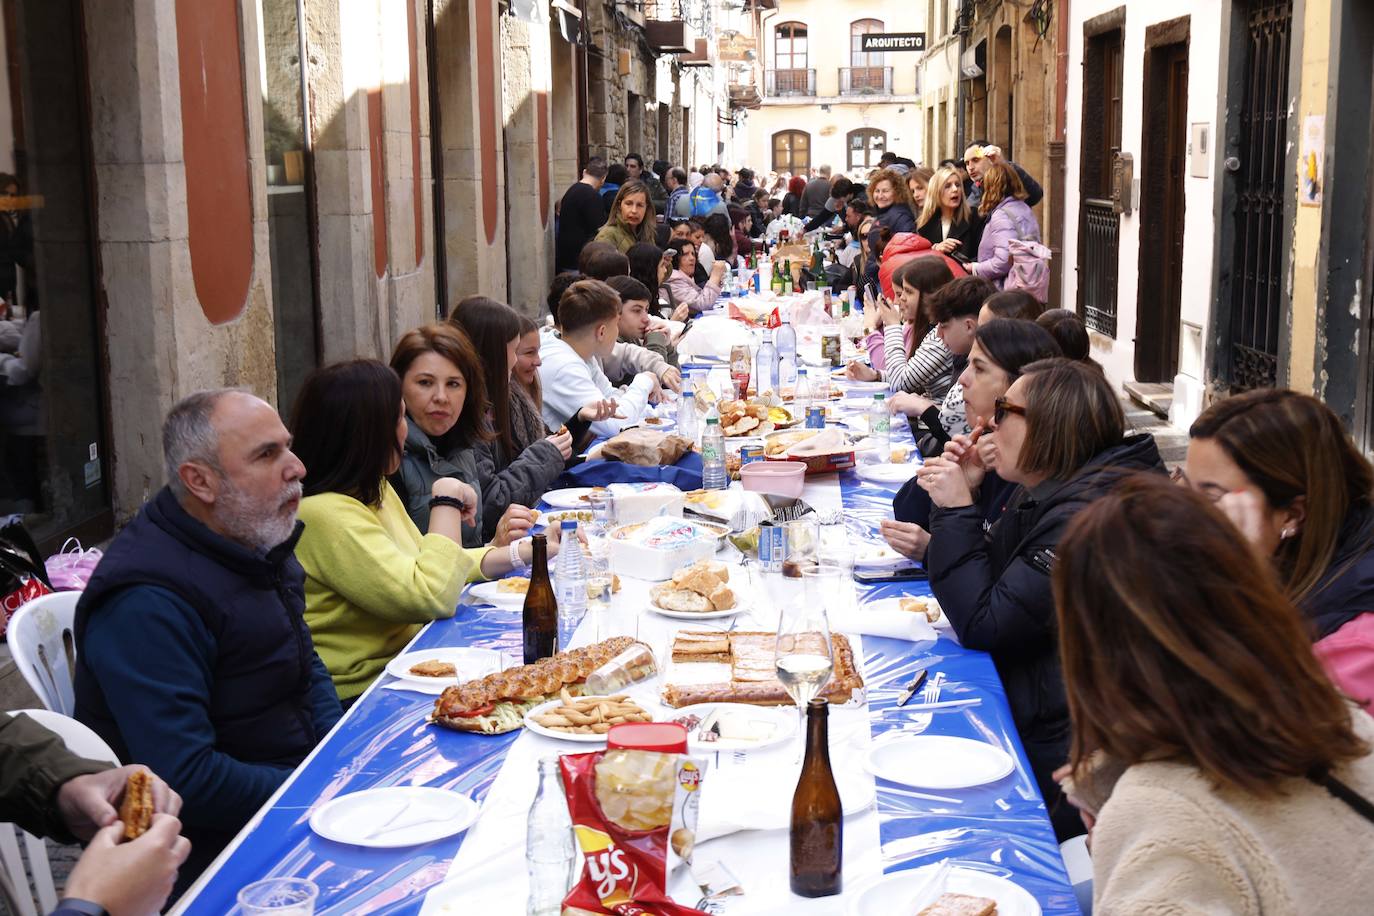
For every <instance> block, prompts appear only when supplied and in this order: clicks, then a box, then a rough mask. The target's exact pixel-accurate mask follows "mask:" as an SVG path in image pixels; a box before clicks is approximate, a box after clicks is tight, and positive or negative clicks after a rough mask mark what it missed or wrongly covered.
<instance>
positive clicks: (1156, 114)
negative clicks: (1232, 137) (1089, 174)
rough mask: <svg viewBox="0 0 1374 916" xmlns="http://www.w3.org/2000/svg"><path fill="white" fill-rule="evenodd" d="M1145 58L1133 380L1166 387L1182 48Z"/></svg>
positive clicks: (1180, 205)
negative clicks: (1138, 271)
mask: <svg viewBox="0 0 1374 916" xmlns="http://www.w3.org/2000/svg"><path fill="white" fill-rule="evenodd" d="M1148 55H1149V59H1148V60H1147V63H1146V75H1145V119H1144V143H1143V151H1144V157H1143V158H1144V161H1143V162H1142V164H1141V165H1142V174H1141V178H1142V188H1143V193H1142V194H1141V201H1140V223H1141V227H1140V228H1141V231H1140V279H1139V296H1138V297H1137V306H1136V341H1135V377H1136V380H1137V381H1141V382H1169V381H1173V378H1174V375H1175V374H1176V373H1177V372H1178V340H1179V322H1180V319H1181V317H1182V297H1183V213H1184V184H1185V182H1186V181H1187V173H1188V169H1187V155H1188V139H1187V132H1188V119H1187V112H1188V45H1187V44H1186V43H1182V42H1180V43H1176V44H1168V45H1162V46H1157V47H1155V48H1152V49H1151V50H1150V51H1149V52H1148Z"/></svg>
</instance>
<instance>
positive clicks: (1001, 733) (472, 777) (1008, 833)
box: [186, 471, 1079, 916]
mask: <svg viewBox="0 0 1374 916" xmlns="http://www.w3.org/2000/svg"><path fill="white" fill-rule="evenodd" d="M840 487H841V493H842V498H843V502H844V508H845V513H846V516H847V517H848V519H849V524H850V526H851V527H852V528H854V529H855V530H856V533H869V534H872V532H873V530H874V529H875V528H876V526H877V522H878V520H879V519H880V518H884V517H890V515H891V500H892V494H893V488H891V487H886V486H877V485H873V484H869V483H865V482H864V481H862V480H860V479H859V478H858V476H857V475H856V474H854V473H853V472H852V471H847V472H843V473H842V474H841V475H840ZM901 594H929V588H928V586H926V584H925V583H919V584H915V585H911V584H903V585H892V584H888V585H878V586H874V587H872V588H869V589H867V590H865V592H864V593H863V595H862V597H861V600H862V601H872V600H877V599H879V598H885V597H892V596H895V595H901ZM945 632H946V633H947V632H948V631H945ZM863 645H864V656H865V658H864V668H865V677H866V681H867V685H868V703H869V708H870V713H871V722H872V733H873V735H874V737H875V738H876V737H879V736H880V735H885V734H890V733H895V732H900V731H902V730H903V728H904V727H906V723H907V722H909V721H910V717H909V715H908V714H906V713H893V712H889V710H891V709H892V708H893V707H894V706H895V705H896V701H897V695H898V693H899V692H900V690H901V688H902V687H903V686H904V685H906V684H907V683H909V682H910V680H911V679H912V677H913V674H914V672H915V671H917V670H918V669H919V668H920V667H923V666H925V665H927V664H930V663H931V662H932V661H936V662H937V663H938V668H939V670H941V671H943V672H945V676H946V682H945V689H944V692H943V694H942V697H941V698H942V699H959V698H962V697H981V698H982V704H981V705H979V706H976V707H971V708H968V709H964V710H959V711H957V712H946V713H940V714H937V715H936V716H935V718H934V721H933V723H932V724H931V726H930V728H929V729H928V730H927V731H926V734H940V735H957V736H962V737H967V738H974V739H978V740H984V741H989V742H992V743H995V744H997V745H999V746H1001V747H1003V748H1006V749H1007V750H1009V751H1010V752H1012V753H1013V754H1014V756H1015V758H1016V772H1015V773H1013V774H1012V775H1010V776H1008V777H1006V778H1004V779H1002V780H1000V781H998V782H996V783H992V784H990V785H987V786H982V787H979V788H975V789H971V790H958V791H940V792H920V791H917V790H913V789H910V788H907V787H905V786H900V785H896V784H893V783H888V782H885V781H883V780H879V781H878V787H877V789H878V791H877V798H878V814H879V820H880V827H879V835H880V839H881V842H882V849H883V858H884V863H883V868H884V871H888V872H892V871H898V870H901V869H905V868H913V867H918V866H921V865H925V864H930V863H933V862H938V861H939V860H941V859H943V858H946V857H950V858H955V859H957V860H958V861H959V862H960V864H961V865H964V866H972V867H976V868H982V869H984V870H987V871H989V872H990V873H993V874H997V875H1001V876H1003V877H1007V878H1010V879H1011V880H1013V881H1015V882H1016V883H1017V884H1019V885H1021V886H1022V887H1024V888H1026V889H1027V890H1028V891H1030V892H1031V893H1032V894H1033V895H1034V896H1035V897H1036V899H1037V900H1038V901H1039V902H1040V905H1041V907H1042V908H1043V910H1044V912H1045V913H1046V914H1048V916H1059V914H1076V913H1078V912H1079V910H1078V906H1077V903H1076V902H1075V899H1074V894H1073V891H1072V889H1071V887H1070V886H1069V883H1068V877H1067V875H1066V874H1065V871H1064V866H1063V862H1062V860H1061V858H1060V855H1059V848H1058V844H1057V843H1056V842H1055V838H1054V832H1053V830H1052V829H1051V828H1050V823H1049V820H1048V818H1047V816H1046V813H1045V806H1044V802H1043V801H1042V800H1041V798H1040V795H1039V793H1038V791H1037V789H1036V786H1035V781H1034V779H1033V777H1032V776H1031V773H1030V766H1029V764H1028V763H1027V761H1026V758H1025V754H1024V752H1023V751H1022V749H1021V743H1020V740H1019V739H1018V737H1017V735H1016V731H1015V728H1014V726H1013V725H1012V718H1011V712H1010V709H1009V708H1008V706H1007V702H1006V697H1005V694H1004V692H1003V690H1002V685H1001V682H1000V681H999V679H998V676H997V672H996V669H995V668H994V666H993V664H992V660H991V659H990V658H989V657H988V656H987V655H986V654H985V653H983V652H976V651H970V650H966V649H963V648H961V647H960V646H959V645H958V644H957V643H955V642H954V641H952V640H951V639H949V638H947V637H946V636H942V637H941V638H940V639H939V640H938V641H936V642H934V643H910V642H906V641H902V640H894V639H879V638H875V637H864V639H863ZM435 646H478V647H484V648H492V649H499V650H504V651H508V652H512V653H518V652H519V651H520V620H519V615H518V614H512V613H508V612H502V611H498V610H495V609H491V608H473V607H469V606H466V605H464V606H461V607H460V608H459V609H458V614H457V615H456V616H455V617H454V618H453V619H451V620H445V621H439V622H437V623H434V624H431V625H430V626H429V627H427V628H426V629H425V630H424V631H423V632H422V633H421V634H420V635H419V636H418V637H417V639H416V642H415V648H430V647H435ZM386 680H390V679H389V678H386ZM432 703H433V700H432V699H431V698H427V697H424V696H420V695H417V694H414V693H409V692H404V691H393V690H380V689H373V690H372V691H370V692H369V693H367V694H366V695H365V696H364V697H363V698H362V699H361V700H360V701H359V702H358V704H357V705H356V706H355V707H354V709H353V710H351V711H350V713H349V715H348V716H347V717H346V718H345V720H344V721H343V722H342V723H341V725H340V727H339V728H338V730H337V731H335V732H334V733H333V735H331V736H330V737H329V738H328V739H327V740H326V741H325V742H324V743H323V744H322V745H321V746H320V748H319V749H318V750H317V752H316V754H315V755H314V756H313V757H312V758H311V759H310V760H309V761H307V762H306V763H305V764H304V765H303V766H302V767H301V768H300V769H299V770H298V771H297V772H296V774H295V775H294V777H293V778H292V781H291V782H290V783H289V784H288V785H287V787H286V789H285V791H284V792H283V793H282V794H281V796H280V797H279V798H278V799H277V800H276V801H275V802H274V803H273V804H272V806H271V808H270V810H268V811H267V812H266V814H265V816H264V817H263V818H262V820H261V822H260V823H259V824H258V825H257V826H256V827H255V828H254V829H253V830H251V831H250V832H248V833H247V834H246V835H245V836H243V837H242V838H241V843H240V845H239V846H238V848H237V849H236V850H235V851H234V852H233V853H232V854H231V855H230V856H229V857H228V858H227V860H226V861H225V862H224V863H223V864H222V865H221V866H220V867H219V869H218V870H217V871H216V872H215V873H214V874H213V875H212V876H211V877H210V878H209V880H208V881H207V883H206V884H205V885H204V886H203V887H202V888H201V890H200V891H199V893H198V895H197V896H196V897H195V898H194V899H193V900H191V901H190V902H189V904H188V906H187V909H186V912H189V913H214V914H222V913H230V912H234V911H235V909H236V908H235V903H234V900H235V894H236V893H237V892H238V890H239V889H240V888H241V887H243V886H244V885H246V884H249V883H251V882H253V881H256V880H259V879H261V878H266V877H276V876H299V877H308V878H310V879H311V880H313V881H314V882H315V883H316V884H318V885H319V887H320V899H319V905H318V907H317V909H316V912H317V913H331V914H332V913H340V914H342V913H352V912H369V913H382V914H387V913H418V912H419V910H420V906H421V903H422V901H423V898H424V894H425V892H426V890H428V889H429V888H431V887H433V886H434V885H436V884H438V883H440V882H441V881H442V880H443V878H444V876H445V874H446V873H447V871H448V868H449V864H450V862H451V861H452V860H453V857H454V855H455V854H456V852H457V850H458V848H459V846H460V845H461V843H462V842H463V837H464V835H459V836H457V837H453V838H450V839H447V840H441V841H438V842H435V843H431V844H428V845H426V846H423V847H412V848H406V849H393V850H370V849H359V848H355V847H351V846H344V845H340V844H337V843H333V842H330V841H328V840H324V839H321V838H320V837H317V836H316V835H315V834H314V833H312V832H311V830H310V827H309V824H308V818H309V815H310V811H311V809H312V808H313V807H314V806H317V805H319V804H322V803H323V802H326V801H328V800H330V799H332V798H334V797H336V796H338V795H341V794H345V793H348V792H357V791H361V790H363V789H371V788H378V787H382V786H392V785H402V784H404V785H429V786H435V787H439V788H445V789H455V790H458V791H461V792H465V793H468V794H469V795H471V796H472V797H473V798H474V799H476V800H477V801H479V802H480V801H481V800H482V799H483V798H484V797H485V796H486V793H487V791H488V789H489V788H490V787H491V784H492V782H493V780H494V779H495V777H496V774H497V772H498V770H499V769H500V767H501V764H502V761H503V760H504V759H505V754H506V750H507V748H508V747H509V746H510V744H511V742H513V741H514V740H515V739H516V738H517V736H518V734H519V733H518V732H515V733H512V734H510V735H506V736H501V737H495V738H492V737H480V736H476V735H468V734H461V733H457V732H452V731H446V730H443V729H438V728H432V727H430V726H428V725H426V724H425V722H424V717H425V713H426V711H427V710H428V709H429V707H430V706H431V705H432ZM932 796H946V797H950V798H957V799H958V800H959V801H958V803H956V804H950V803H948V802H944V801H939V800H935V799H933V798H932ZM779 880H781V879H779Z"/></svg>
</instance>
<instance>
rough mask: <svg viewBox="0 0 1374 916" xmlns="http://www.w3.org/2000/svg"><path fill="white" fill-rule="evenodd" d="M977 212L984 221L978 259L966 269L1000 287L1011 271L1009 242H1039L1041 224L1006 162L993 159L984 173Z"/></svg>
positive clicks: (1019, 181) (1012, 169)
mask: <svg viewBox="0 0 1374 916" xmlns="http://www.w3.org/2000/svg"><path fill="white" fill-rule="evenodd" d="M978 215H979V216H981V217H982V218H983V220H984V224H983V234H982V237H981V238H980V239H979V240H978V260H977V261H975V262H974V263H972V264H970V265H969V272H970V273H972V274H973V275H975V276H978V277H982V278H984V279H986V280H991V281H992V282H994V283H996V284H997V288H998V289H1001V288H1002V284H1003V283H1005V282H1006V279H1007V274H1009V273H1011V248H1010V245H1011V242H1012V241H1013V240H1018V241H1023V242H1027V241H1029V242H1038V241H1040V223H1039V221H1038V220H1036V218H1035V213H1033V212H1032V211H1031V208H1030V207H1028V206H1027V205H1026V188H1025V185H1023V184H1022V183H1021V178H1020V176H1018V175H1017V174H1016V170H1015V169H1014V168H1012V167H1011V166H1009V165H1007V164H1006V163H1005V162H994V163H993V164H992V165H990V166H988V169H987V171H986V172H984V173H983V196H982V198H981V199H980V200H979V201H978Z"/></svg>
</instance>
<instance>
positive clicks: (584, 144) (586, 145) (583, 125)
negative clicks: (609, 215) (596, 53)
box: [573, 0, 591, 179]
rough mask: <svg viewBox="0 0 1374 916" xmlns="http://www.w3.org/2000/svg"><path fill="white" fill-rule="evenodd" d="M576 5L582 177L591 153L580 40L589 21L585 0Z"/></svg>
mask: <svg viewBox="0 0 1374 916" xmlns="http://www.w3.org/2000/svg"><path fill="white" fill-rule="evenodd" d="M573 2H574V3H575V4H576V5H577V11H578V12H579V13H581V14H582V18H581V19H579V20H578V26H577V44H575V45H573V49H574V50H573V54H575V55H576V57H575V58H574V59H573V66H574V68H576V70H577V166H576V172H577V177H578V178H579V179H580V178H581V177H582V167H583V166H584V165H586V164H587V159H588V157H589V156H590V155H591V148H590V140H589V139H588V137H587V133H588V126H587V118H588V115H587V79H588V75H589V74H588V70H587V46H586V45H585V44H583V42H582V30H583V29H587V30H589V31H590V29H591V23H589V22H588V21H587V3H586V0H573Z"/></svg>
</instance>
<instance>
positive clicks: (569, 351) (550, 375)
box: [539, 280, 658, 436]
mask: <svg viewBox="0 0 1374 916" xmlns="http://www.w3.org/2000/svg"><path fill="white" fill-rule="evenodd" d="M619 336H620V296H619V295H618V294H617V293H616V291H615V290H613V289H611V288H610V287H609V286H607V285H606V284H605V283H602V282H601V281H600V280H579V281H577V282H576V283H574V284H573V285H572V286H569V287H568V288H567V289H566V290H565V291H564V292H563V295H562V296H561V297H560V298H559V300H558V330H557V332H556V333H555V332H548V331H546V332H545V333H544V335H543V338H542V341H541V343H540V346H539V359H540V362H541V365H540V367H539V382H540V385H541V387H542V388H543V390H544V423H545V424H546V425H547V426H548V427H549V428H550V429H558V427H560V426H562V425H564V424H565V423H567V422H568V418H569V417H571V416H572V415H573V414H575V413H577V412H578V411H579V410H581V409H582V407H583V405H585V404H588V403H590V402H593V401H598V400H601V399H605V398H613V399H614V400H615V403H616V405H617V409H616V412H615V414H614V415H613V416H611V417H610V418H608V419H605V420H598V421H596V422H594V423H592V426H591V430H592V433H593V434H595V435H597V436H614V435H615V434H616V433H618V432H620V430H621V429H622V428H624V427H626V426H633V425H634V424H636V423H638V422H639V420H640V417H641V416H642V415H643V413H644V408H645V407H647V406H648V404H649V398H650V397H651V396H654V395H657V394H658V376H656V375H654V374H653V373H652V372H640V373H639V374H638V375H636V376H635V377H634V380H633V381H631V382H630V384H628V385H626V386H625V387H624V388H621V389H617V388H615V387H614V386H613V385H611V383H610V380H609V379H607V378H606V373H605V372H603V371H602V369H601V360H603V359H606V358H608V357H609V356H610V355H611V353H612V352H613V351H614V350H615V344H616V340H617V339H618V338H619Z"/></svg>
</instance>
